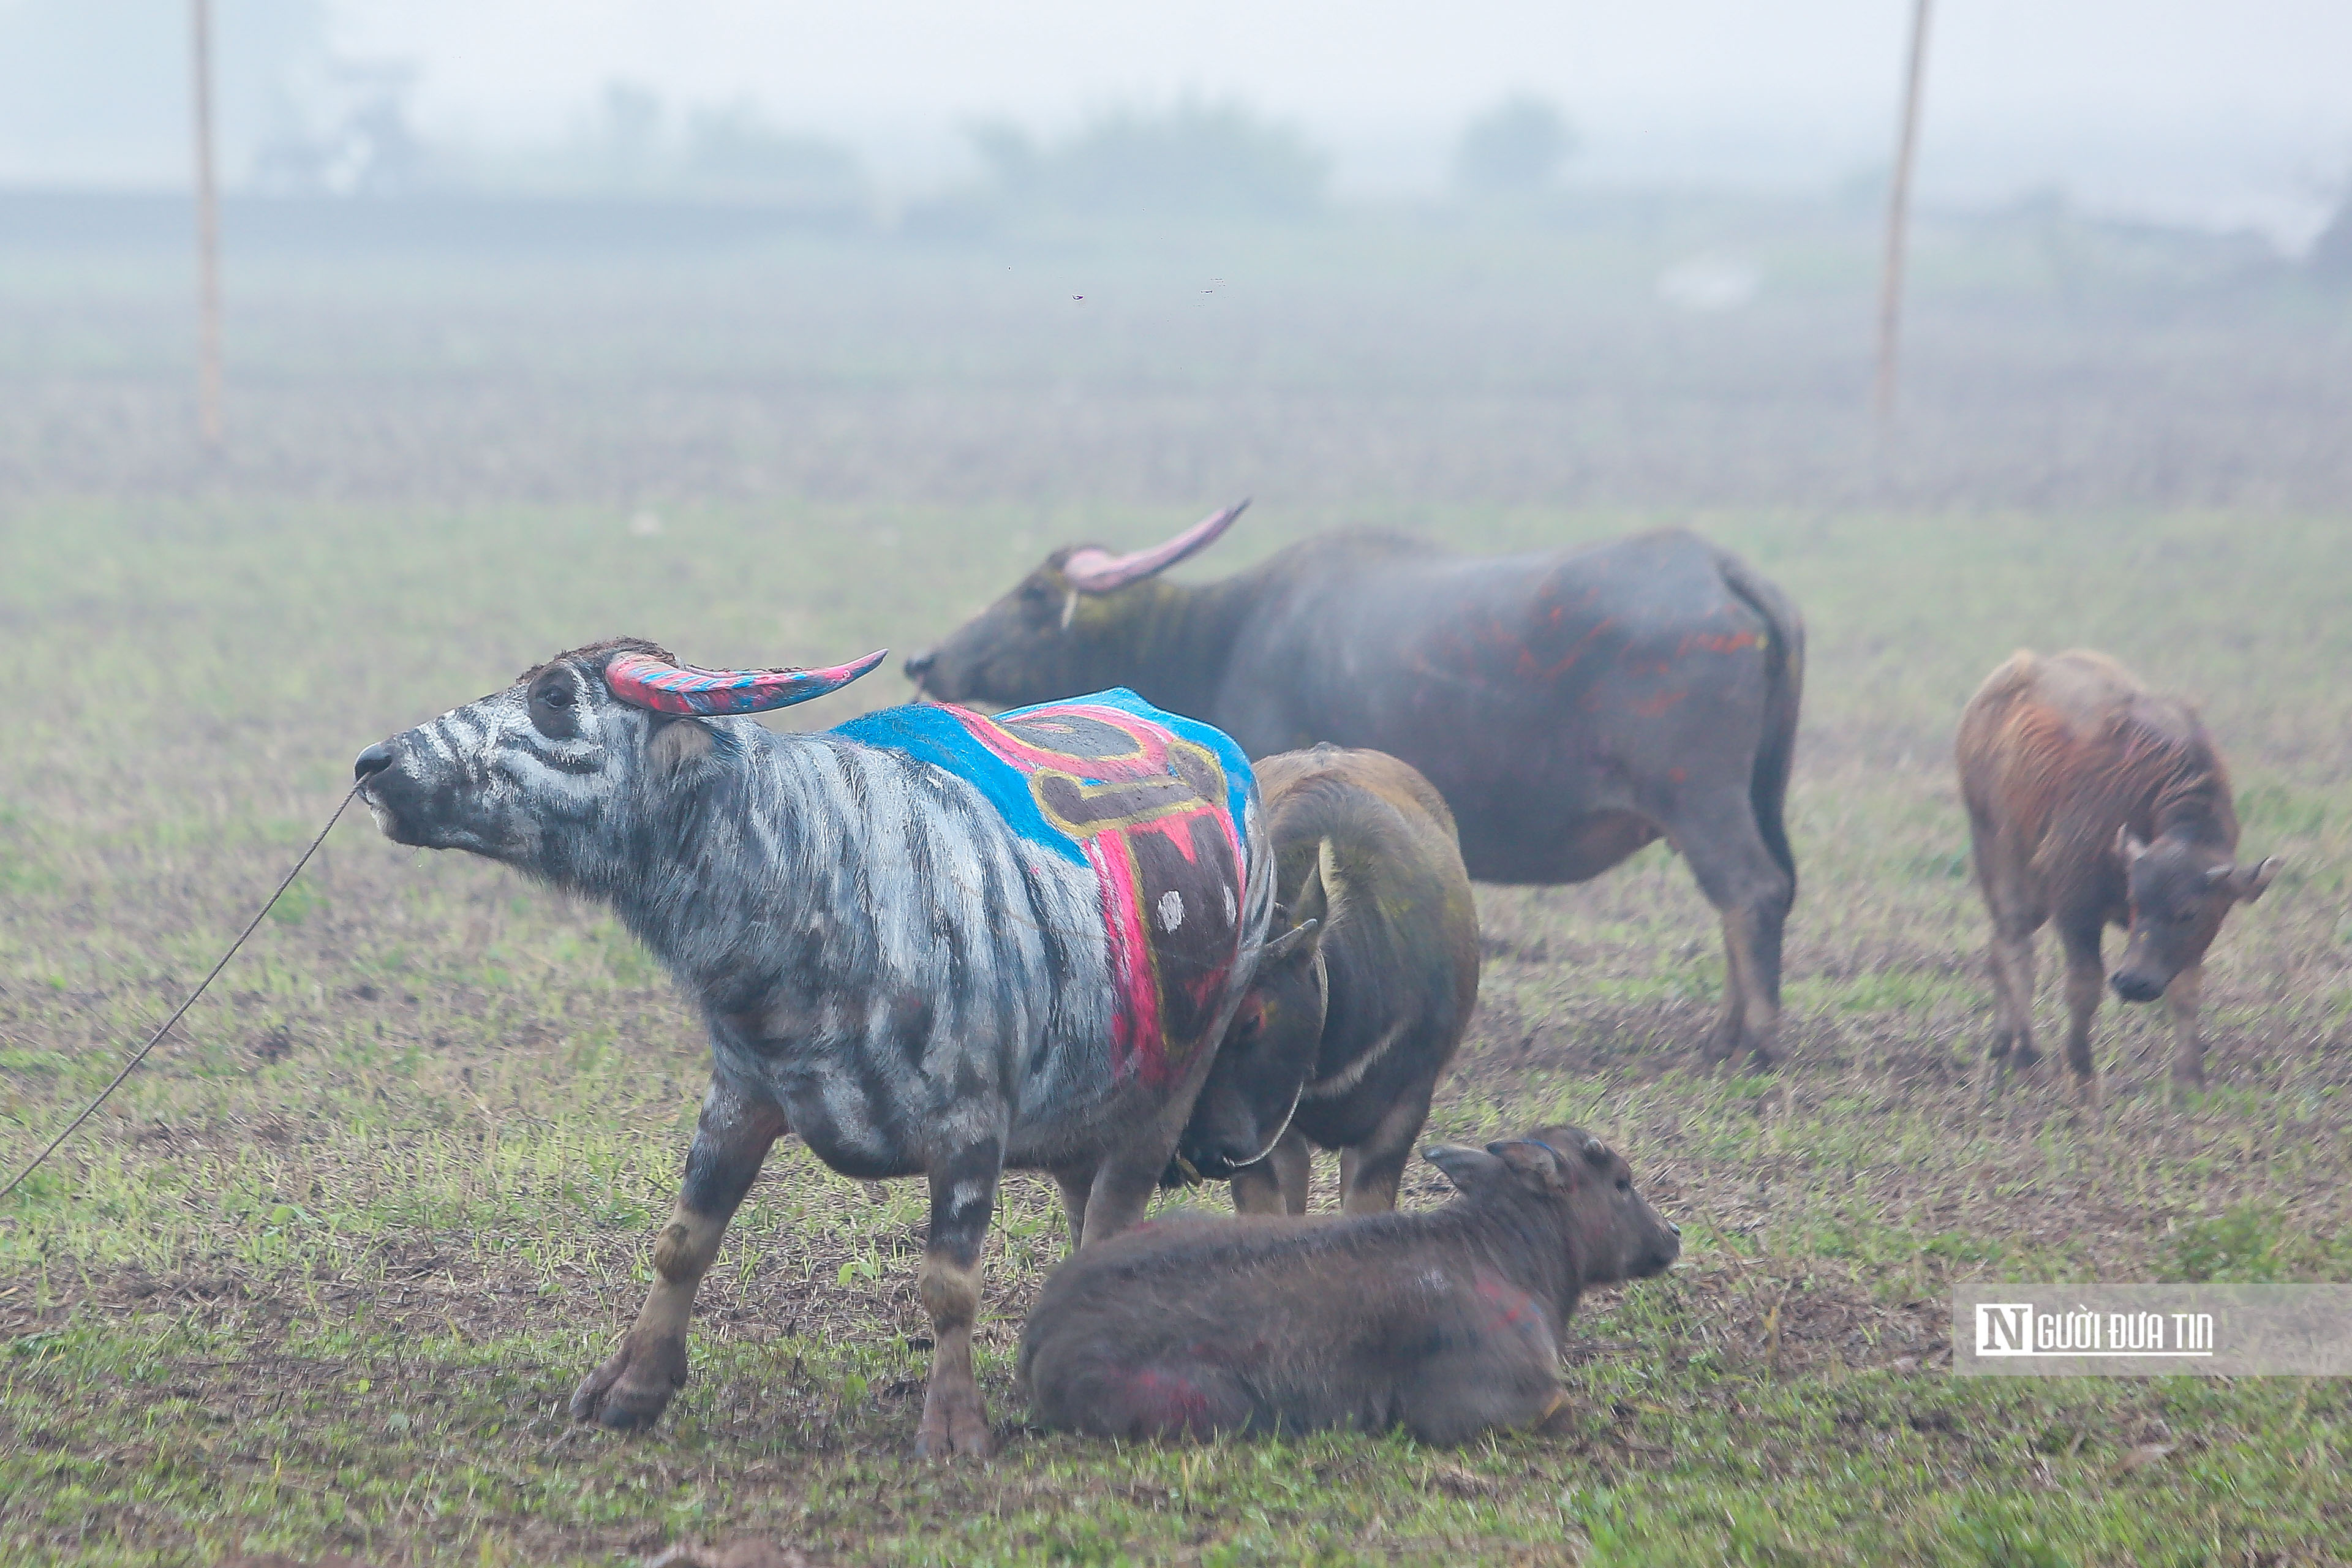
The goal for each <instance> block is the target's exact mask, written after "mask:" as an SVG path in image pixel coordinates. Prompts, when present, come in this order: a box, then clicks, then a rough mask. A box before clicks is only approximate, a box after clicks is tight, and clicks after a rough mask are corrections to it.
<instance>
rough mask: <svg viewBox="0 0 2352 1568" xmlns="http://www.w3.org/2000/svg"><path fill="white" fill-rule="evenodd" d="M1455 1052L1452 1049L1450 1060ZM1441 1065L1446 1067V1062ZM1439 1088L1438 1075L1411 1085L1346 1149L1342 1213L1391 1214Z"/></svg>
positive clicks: (1342, 1168)
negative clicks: (1362, 1137) (1365, 1135)
mask: <svg viewBox="0 0 2352 1568" xmlns="http://www.w3.org/2000/svg"><path fill="white" fill-rule="evenodd" d="M1451 1056H1452V1053H1450V1052H1449V1053H1448V1054H1447V1059H1449V1060H1450V1059H1451ZM1439 1070H1440V1071H1443V1070H1444V1063H1443V1062H1441V1063H1440V1064H1439ZM1436 1089H1437V1079H1436V1078H1435V1076H1434V1075H1432V1076H1431V1078H1430V1079H1429V1080H1428V1081H1426V1082H1424V1083H1420V1084H1416V1085H1414V1086H1413V1087H1412V1088H1411V1089H1407V1090H1405V1092H1404V1093H1403V1094H1402V1095H1400V1096H1399V1097H1398V1099H1397V1102H1396V1103H1395V1104H1394V1105H1391V1107H1389V1109H1388V1110H1387V1111H1385V1112H1384V1113H1383V1114H1382V1115H1381V1120H1380V1123H1379V1125H1378V1126H1376V1127H1374V1128H1373V1129H1372V1135H1371V1136H1370V1138H1367V1139H1365V1140H1364V1142H1361V1143H1359V1144H1357V1145H1356V1146H1355V1147H1354V1148H1352V1149H1347V1150H1343V1151H1341V1152H1340V1155H1339V1208H1340V1210H1341V1212H1343V1213H1346V1214H1351V1215H1352V1214H1387V1213H1388V1212H1390V1211H1391V1209H1394V1208H1395V1207H1396V1205H1397V1189H1398V1188H1399V1187H1401V1186H1402V1185H1403V1184H1404V1168H1405V1166H1406V1164H1407V1163H1410V1162H1411V1161H1412V1146H1413V1143H1414V1142H1416V1141H1417V1140H1418V1139H1419V1138H1420V1137H1421V1129H1422V1127H1423V1124H1424V1123H1425V1122H1427V1121H1428V1120H1429V1100H1430V1096H1431V1095H1432V1094H1433V1093H1434V1092H1435V1091H1436ZM1302 1212H1303V1211H1302Z"/></svg>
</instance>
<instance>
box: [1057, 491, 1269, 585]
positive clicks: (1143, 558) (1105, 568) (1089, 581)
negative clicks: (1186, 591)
mask: <svg viewBox="0 0 2352 1568" xmlns="http://www.w3.org/2000/svg"><path fill="white" fill-rule="evenodd" d="M1248 505H1249V501H1248V500H1247V499H1246V498H1244V500H1238V501H1235V502H1234V504H1233V505H1231V506H1229V507H1227V508H1225V510H1223V511H1220V512H1212V513H1211V514H1210V515H1209V516H1207V517H1204V518H1202V520H1201V521H1198V522H1196V523H1194V524H1193V525H1192V527H1190V528H1188V529H1186V530H1185V531H1183V532H1181V533H1180V534H1178V535H1177V536H1176V537H1175V538H1173V539H1171V540H1170V541H1169V542H1167V543H1165V544H1160V545H1155V546H1153V547H1152V548H1151V549H1150V550H1139V551H1137V552H1135V553H1134V554H1132V555H1113V554H1112V553H1111V552H1109V551H1108V550H1104V549H1102V548H1100V547H1099V546H1097V545H1092V544H1089V545H1087V547H1086V548H1085V549H1084V550H1074V551H1072V552H1070V556H1069V559H1068V560H1066V561H1065V562H1063V563H1062V575H1063V576H1064V577H1066V578H1067V579H1069V584H1070V586H1071V587H1073V588H1075V589H1076V590H1077V591H1078V592H1079V593H1081V594H1108V593H1109V592H1110V591H1111V590H1112V589H1113V588H1124V587H1126V586H1127V585H1128V584H1129V583H1140V582H1141V581H1143V579H1145V578H1146V577H1149V576H1150V575H1152V574H1154V573H1158V572H1165V571H1167V570H1168V568H1170V567H1171V566H1173V565H1175V564H1176V563H1178V562H1179V561H1181V560H1183V559H1184V557H1186V556H1187V555H1191V554H1193V553H1195V552H1198V551H1202V550H1205V549H1207V548H1208V547H1209V546H1210V545H1211V544H1213V543H1214V542H1216V538H1217V535H1219V534H1221V533H1223V532H1224V531H1225V530H1226V529H1228V528H1231V527H1232V526H1233V523H1234V519H1235V518H1237V517H1239V516H1241V514H1242V511H1243V510H1244V508H1246V507H1247V506H1248Z"/></svg>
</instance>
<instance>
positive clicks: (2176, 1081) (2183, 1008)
mask: <svg viewBox="0 0 2352 1568" xmlns="http://www.w3.org/2000/svg"><path fill="white" fill-rule="evenodd" d="M2204 984H2205V970H2204V966H2203V965H2201V964H2200V965H2199V966H2197V967H2195V968H2192V969H2184V970H2182V971H2181V972H2180V973H2178V974H2176V975H2174V976H2173V977H2172V984H2170V985H2168V986H2166V987H2165V991H2164V999H2165V1000H2166V1001H2167V1002H2169V1003H2170V1004H2171V1005H2172V1097H2173V1099H2174V1100H2179V1099H2181V1098H2182V1097H2183V1096H2184V1095H2185V1094H2187V1092H2188V1091H2189V1090H2190V1089H2202V1088H2204V1087H2205V1048H2204V1047H2203V1045H2202V1044H2201V1043H2200V1041H2199V1039H2198V1037H2197V995H2198V992H2199V991H2200V989H2202V987H2203V985H2204Z"/></svg>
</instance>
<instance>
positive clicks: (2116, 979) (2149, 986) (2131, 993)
mask: <svg viewBox="0 0 2352 1568" xmlns="http://www.w3.org/2000/svg"><path fill="white" fill-rule="evenodd" d="M2107 984H2110V985H2112V986H2114V987H2115V988H2116V995H2118V996H2120V997H2122V998H2123V999H2124V1000H2125V1001H2126V1002H2153V1001H2155V1000H2156V999H2157V998H2158V997H2159V996H2161V995H2163V994H2164V984H2163V983H2162V982H2161V981H2157V980H2151V979H2149V978H2148V977H2147V975H2145V974H2137V973H2132V972H2131V971H2129V970H2126V971H2123V972H2122V973H2117V974H2115V975H2112V976H2110V977H2109V978H2108V981H2107Z"/></svg>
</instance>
